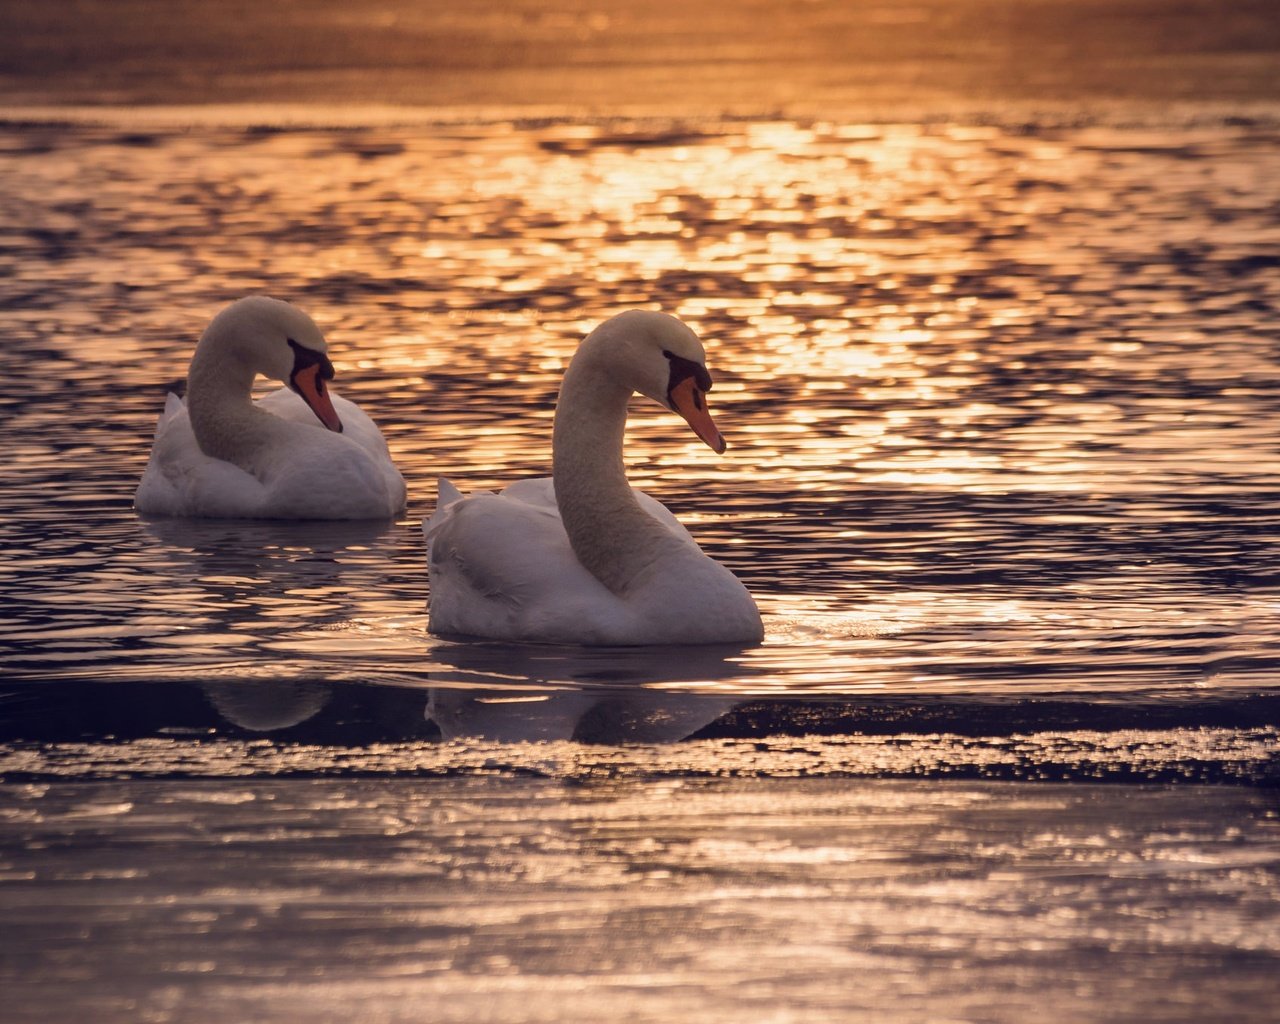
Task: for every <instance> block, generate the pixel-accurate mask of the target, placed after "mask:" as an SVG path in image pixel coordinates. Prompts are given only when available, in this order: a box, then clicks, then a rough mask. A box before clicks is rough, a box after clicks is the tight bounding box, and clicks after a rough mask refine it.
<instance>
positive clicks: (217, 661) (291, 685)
mask: <svg viewBox="0 0 1280 1024" xmlns="http://www.w3.org/2000/svg"><path fill="white" fill-rule="evenodd" d="M143 528H144V529H145V530H146V531H147V532H148V533H150V534H151V535H152V536H153V537H154V538H155V539H156V540H158V541H160V542H161V544H162V545H163V546H162V547H157V548H156V549H154V550H153V551H152V552H151V554H152V555H153V557H155V556H162V557H163V560H164V561H165V562H166V563H167V564H166V565H164V566H162V567H161V569H160V572H161V573H162V574H163V575H165V576H167V577H169V578H170V579H171V580H172V581H174V582H175V583H179V582H181V583H184V584H185V585H186V586H185V588H184V589H187V588H191V587H194V588H198V591H199V592H198V595H197V597H198V599H197V600H195V601H188V602H187V605H186V606H187V608H188V609H189V610H193V611H194V612H195V614H194V615H192V614H188V615H187V616H186V617H184V618H183V619H182V620H181V622H178V623H175V624H174V628H173V630H172V635H171V640H170V642H173V641H176V640H178V639H181V640H182V642H183V645H184V647H185V649H186V652H187V654H188V656H189V657H190V658H191V659H193V664H192V665H191V674H192V675H195V676H201V677H203V679H202V681H201V683H200V686H201V688H202V689H203V690H204V692H205V694H206V696H207V697H208V698H209V700H210V702H211V703H212V704H213V706H214V708H215V709H216V710H217V711H218V712H219V714H220V715H221V716H222V717H224V718H225V719H226V720H228V721H230V722H231V723H233V724H235V725H237V726H240V727H241V728H244V729H247V730H250V731H254V732H269V731H274V730H279V729H285V728H289V727H291V726H294V725H297V724H299V723H301V722H304V721H306V720H307V719H309V718H312V717H313V716H314V715H316V714H317V713H318V712H319V711H320V710H321V709H322V708H323V707H324V706H325V705H326V704H327V703H328V701H329V700H330V697H331V689H332V688H331V687H330V686H328V685H327V684H326V683H325V682H323V681H320V680H317V679H315V678H314V676H312V677H311V678H305V679H299V678H297V677H298V676H300V675H302V674H303V668H302V666H301V665H296V664H294V665H291V663H290V659H289V658H288V657H287V656H285V657H282V656H281V652H280V651H279V650H278V646H279V645H280V644H282V643H287V642H288V641H287V638H289V637H290V636H292V635H293V634H294V633H296V630H297V627H298V626H299V625H303V624H305V627H306V628H307V629H308V630H314V629H317V628H318V629H324V628H326V627H333V626H337V625H341V624H344V623H346V622H348V621H350V618H351V615H352V613H353V611H354V610H355V609H354V608H353V607H352V605H351V603H350V602H351V595H352V593H353V592H354V593H360V592H361V591H362V590H364V589H365V588H364V587H363V586H362V579H363V577H364V576H366V575H367V574H368V572H369V571H370V567H371V565H373V564H375V563H376V561H377V559H378V557H379V555H378V548H379V547H380V546H381V543H385V541H386V540H387V539H388V538H389V535H390V533H391V532H392V531H393V530H394V529H395V527H394V524H392V523H389V522H380V521H373V520H356V521H344V522H319V521H317V522H275V521H271V520H232V519H150V520H145V521H143ZM380 542H381V543H380ZM184 631H185V632H184ZM265 645H275V646H272V647H266V646H265ZM202 648H203V650H202ZM202 656H204V657H202ZM195 659H198V660H199V661H203V662H204V664H198V663H194V660H195Z"/></svg>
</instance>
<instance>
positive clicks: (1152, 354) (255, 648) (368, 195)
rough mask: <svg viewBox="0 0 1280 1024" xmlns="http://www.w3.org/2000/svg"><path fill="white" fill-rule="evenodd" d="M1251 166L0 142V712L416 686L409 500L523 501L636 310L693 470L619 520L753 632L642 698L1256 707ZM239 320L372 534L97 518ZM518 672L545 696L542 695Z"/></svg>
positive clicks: (551, 672) (645, 433)
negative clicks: (10, 701) (406, 496)
mask: <svg viewBox="0 0 1280 1024" xmlns="http://www.w3.org/2000/svg"><path fill="white" fill-rule="evenodd" d="M1277 141H1280V139H1278V138H1277V136H1276V134H1275V133H1274V132H1271V131H1269V130H1264V129H1261V128H1248V127H1226V128H1182V129H1168V130H1163V131H1159V132H1155V131H1142V132H1139V131H1136V130H1130V131H1122V130H1110V129H1102V128H1082V129H1077V130H1065V129H1057V130H1050V129H1040V130H1035V129H1029V128H1023V129H1020V130H1018V131H1013V130H1007V129H997V128H960V127H946V126H938V127H930V128H921V127H911V126H901V127H894V126H839V125H818V126H802V125H796V124H789V123H750V124H731V125H725V126H716V127H702V128H699V129H696V130H693V129H690V130H684V131H677V130H675V129H672V128H671V127H670V126H654V125H650V124H638V125H623V126H613V127H608V128H604V127H591V126H568V125H543V126H536V125H534V126H527V125H507V124H502V125H496V126H480V127H439V126H436V127H430V128H415V129H412V130H411V129H396V128H387V129H383V130H379V131H376V132H375V131H357V130H343V131H320V130H292V131H269V130H256V131H255V130H214V129H204V130H199V131H191V132H172V133H167V132H155V131H147V132H138V131H133V132H129V131H122V130H111V129H90V128H60V127H30V126H25V127H12V128H8V129H6V130H4V132H3V133H2V134H0V148H2V150H3V153H2V156H0V215H2V216H0V223H3V225H4V229H3V237H2V238H0V245H2V248H0V328H2V330H3V335H4V339H5V344H4V348H3V352H2V353H0V401H2V402H3V407H4V418H5V431H6V436H7V441H6V446H7V449H8V450H7V456H6V459H5V460H4V463H3V466H0V474H3V478H4V490H3V505H4V513H5V514H4V516H3V522H2V524H0V536H2V538H3V540H2V541H0V543H2V544H3V549H2V553H0V558H2V559H3V561H2V562H0V574H2V575H0V578H2V579H3V590H2V591H0V593H3V595H4V599H5V601H6V604H7V605H8V606H9V607H8V611H9V614H8V615H7V616H6V620H7V621H6V623H5V626H4V633H3V637H2V639H3V641H4V642H5V643H6V645H7V646H8V647H9V652H10V653H9V655H8V659H7V660H8V662H9V665H10V669H11V671H15V672H17V673H18V674H20V675H22V676H24V677H47V678H60V679H66V678H69V677H75V678H91V679H102V680H131V681H133V680H172V679H189V678H192V677H193V675H198V676H200V677H201V678H213V677H217V678H226V679H245V678H253V679H263V678H268V677H269V678H276V679H294V678H297V677H299V676H305V677H307V678H308V679H314V680H330V681H333V680H342V681H362V680H368V681H378V682H397V683H412V684H415V685H416V684H427V685H430V684H432V683H435V682H438V681H442V680H443V681H446V682H450V681H456V679H455V677H456V675H457V673H458V671H459V666H458V664H457V663H458V662H459V661H468V662H472V663H474V662H475V660H476V658H475V655H474V652H471V651H469V650H467V649H465V648H463V649H460V648H458V647H457V646H455V645H452V644H447V643H443V642H441V641H438V640H435V639H433V638H431V637H430V636H429V635H428V634H427V633H426V630H425V623H426V617H425V611H426V605H427V600H428V591H427V579H426V573H425V569H424V559H423V556H422V550H421V539H420V534H419V529H418V522H419V520H420V518H421V517H422V516H423V515H424V514H427V513H429V511H430V509H431V507H432V505H433V502H434V493H435V483H434V482H435V478H436V477H437V475H440V474H444V475H447V476H449V477H451V478H452V479H454V480H455V481H457V482H458V483H459V484H461V485H462V486H463V487H464V489H471V488H486V487H495V486H499V485H501V484H502V483H503V482H505V481H510V480H513V479H517V478H520V477H524V476H531V475H544V474H545V473H546V472H547V467H548V463H549V431H550V426H551V417H552V412H553V403H554V398H555V393H556V389H557V385H558V380H559V377H560V374H561V372H562V370H563V368H564V366H565V364H566V362H567V360H568V358H569V357H570V355H571V354H572V352H573V350H574V347H575V345H576V343H577V342H578V340H579V339H580V337H581V336H582V335H583V334H584V333H585V332H586V331H587V330H589V329H590V327H592V326H593V325H594V324H595V323H597V322H598V321H599V320H601V319H602V318H604V317H606V316H608V315H609V314H611V313H613V312H616V311H618V310H620V309H623V308H627V307H630V306H634V305H648V306H660V307H661V308H664V309H666V310H669V311H670V312H672V313H675V314H677V315H679V316H681V317H683V318H685V319H686V320H688V321H689V322H690V323H691V324H692V325H694V326H695V328H696V329H697V330H698V331H699V332H700V334H701V335H702V337H703V338H704V339H705V341H706V343H707V347H708V351H709V358H710V363H711V366H712V367H713V370H714V372H715V374H716V378H717V384H716V389H715V393H714V395H713V399H714V405H713V408H714V411H715V412H716V414H717V417H718V419H719V421H720V423H721V425H722V428H723V430H724V431H725V433H726V435H727V436H728V437H729V439H730V443H731V447H730V450H729V452H728V453H727V454H726V455H725V456H724V457H722V458H717V457H715V456H714V455H713V454H712V453H711V452H709V451H707V450H706V449H705V448H704V447H702V446H701V445H700V444H699V443H698V442H697V440H696V439H695V438H693V437H692V436H691V435H689V434H687V433H686V432H685V431H684V429H683V424H681V423H679V421H678V420H676V419H675V418H674V417H672V416H670V415H669V414H663V413H662V412H661V411H660V410H657V409H650V408H645V407H644V406H643V404H641V403H638V404H637V405H636V408H635V411H634V415H633V420H632V426H631V428H630V431H629V450H628V458H629V464H630V470H631V475H632V478H633V480H634V482H635V483H636V484H637V485H639V486H642V487H644V488H645V489H647V490H649V491H650V492H651V493H653V494H654V495H656V496H657V497H659V498H660V499H662V500H663V501H665V502H666V503H668V504H669V506H670V507H671V508H672V509H673V510H675V511H676V512H677V513H678V514H679V515H680V516H681V517H682V518H683V519H684V520H685V521H686V522H687V523H688V524H689V525H690V527H691V529H692V530H693V531H694V533H695V535H696V536H697V537H698V539H699V540H700V541H701V542H702V543H703V544H704V546H705V547H706V549H707V550H708V551H709V552H710V553H712V554H713V555H714V556H715V557H717V558H719V559H721V560H723V561H724V562H726V563H727V564H728V565H730V566H731V567H732V568H733V570H734V571H735V572H737V573H738V574H739V575H740V576H741V577H742V578H743V579H744V580H745V581H746V582H747V584H748V586H749V587H750V588H751V590H752V591H753V593H754V594H755V595H756V596H757V598H758V600H759V602H760V604H761V605H762V607H763V608H764V609H765V611H766V613H767V630H768V640H767V642H766V644H765V645H764V646H763V647H760V648H758V649H754V650H748V651H744V652H736V653H731V654H727V655H726V656H725V657H724V658H723V659H721V660H720V661H716V660H715V659H707V658H697V659H692V660H691V663H690V667H689V668H688V670H687V671H681V670H680V669H679V668H678V667H677V668H676V669H675V670H673V671H670V672H668V673H667V674H666V675H665V677H664V676H663V674H662V673H658V674H657V675H656V676H655V677H654V678H653V679H651V680H649V681H651V682H654V683H657V684H659V685H665V686H670V687H682V688H687V687H693V688H696V689H698V690H715V691H717V692H723V693H727V694H734V695H738V694H748V693H750V694H786V695H796V694H815V693H817V694H821V693H840V694H848V693H872V694H875V693H878V694H910V695H921V694H926V693H948V694H968V695H981V694H1000V695H1007V694H1022V695H1028V694H1044V693H1054V694H1061V693H1072V694H1083V695H1088V696H1090V697H1092V696H1096V695H1099V694H1103V693H1114V694H1122V695H1126V696H1134V695H1165V696H1175V697H1190V696H1194V695H1198V694H1201V695H1202V694H1205V693H1210V694H1216V693H1223V692H1237V691H1253V690H1257V689H1259V688H1264V689H1269V688H1271V687H1272V686H1273V680H1274V671H1275V666H1276V654H1277V648H1276V644H1275V641H1274V634H1275V627H1276V625H1277V621H1278V619H1280V615H1278V614H1277V601H1276V594H1275V590H1274V582H1275V581H1274V574H1275V535H1276V527H1277V502H1276V494H1277V488H1278V487H1280V454H1278V452H1277V442H1276V437H1277V436H1278V434H1280V430H1278V428H1280V412H1278V411H1277V406H1276V403H1275V401H1274V396H1273V386H1274V382H1275V379H1276V369H1275V366H1276V355H1277V353H1276V341H1275V333H1274V321H1275V316H1276V301H1277V293H1278V292H1280V277H1277V274H1276V269H1277V265H1278V263H1277V255H1276V248H1275V238H1276V232H1277V228H1278V227H1280V225H1278V223H1277V222H1278V221H1280V212H1278V211H1280V205H1278V204H1280V173H1278V172H1280V160H1278V158H1277V155H1276V154H1277V151H1278V150H1277V145H1276V144H1277ZM256 291H266V292H269V293H271V294H275V295H278V296H281V297H286V298H289V299H291V300H293V301H295V302H297V303H298V304H299V305H302V306H303V307H304V308H306V309H307V310H308V311H310V312H311V313H312V315H313V316H314V317H315V318H316V319H317V320H318V321H319V322H320V323H321V325H322V327H324V328H325V329H326V331H327V333H328V335H329V339H330V345H331V347H332V349H333V350H334V353H335V358H336V363H337V367H338V373H339V379H338V387H339V390H340V391H341V392H342V393H343V394H345V395H346V396H348V397H350V398H352V399H355V400H357V401H359V402H361V403H363V404H364V405H365V406H366V408H368V409H369V410H370V411H371V412H372V413H373V414H374V415H375V417H376V418H377V419H378V420H379V421H380V423H381V424H382V426H383V428H384V430H385V432H386V434H387V436H388V439H389V441H390V444H391V448H392V451H393V453H394V456H395V458H396V460H397V461H398V463H399V464H400V466H401V467H402V468H403V470H404V473H405V476H406V477H407V478H408V480H409V485H410V510H409V513H408V514H407V516H406V517H405V519H404V520H403V521H401V522H399V523H396V524H394V525H390V526H386V527H382V526H373V525H359V526H333V525H323V524H320V525H304V526H299V525H296V524H294V525H274V524H245V523H208V522H204V523H193V522H163V521H159V522H142V521H139V520H138V519H137V518H136V517H135V515H134V513H133V512H132V511H131V509H130V501H131V498H132V492H133V488H134V486H135V484H136V480H137V478H138V476H139V474H140V472H141V469H142V466H143V464H144V462H145V459H146V455H147V451H148V447H149V442H150V436H151V433H152V431H153V429H154V423H155V419H156V417H157V416H158V413H159V410H160V408H161V406H162V404H163V396H164V392H165V390H166V387H167V386H169V385H170V384H171V383H172V382H174V381H176V380H179V379H180V378H182V376H183V375H184V373H185V370H186V363H187V360H188V358H189V356H190V352H191V349H192V345H193V343H194V340H195V338H196V337H197V336H198V334H199V332H200V331H201V329H202V328H203V326H204V324H205V322H206V321H207V319H208V318H209V317H210V316H211V314H212V313H213V312H215V311H216V310H217V309H218V308H220V306H221V305H223V304H224V303H225V302H227V301H228V300H230V299H232V298H234V297H236V296H239V295H241V294H245V293H249V292H256ZM523 656H524V655H523V654H522V655H521V657H523ZM499 661H501V659H499ZM623 661H624V662H625V659H623ZM540 665H541V666H542V668H541V670H540V675H539V674H537V673H535V675H538V677H539V678H540V679H542V680H544V681H552V682H556V681H564V680H563V679H562V678H561V677H564V678H566V679H569V678H574V673H575V671H576V667H575V666H576V663H575V662H574V659H573V658H568V660H567V662H566V666H565V667H563V668H562V667H557V665H556V663H555V658H554V657H553V656H551V655H546V656H542V657H541V658H540ZM466 671H476V672H478V673H480V674H481V675H486V674H488V675H491V676H495V678H491V679H490V680H489V681H490V682H495V681H501V682H503V683H509V682H511V680H510V679H509V678H506V677H504V675H503V673H502V672H501V670H500V667H496V666H495V667H494V668H493V670H492V671H490V670H489V669H488V668H486V667H485V666H477V665H475V664H471V665H470V666H468V667H467V669H466ZM623 671H624V672H625V669H624V670H623ZM647 671H648V670H647V669H645V668H644V667H641V668H640V669H639V670H638V672H639V674H640V675H644V674H645V673H646V672H647ZM521 672H523V669H522V670H521ZM634 674H635V673H633V674H632V675H633V676H634ZM496 677H503V678H501V679H498V678H496ZM606 678H607V674H606ZM629 678H630V677H629Z"/></svg>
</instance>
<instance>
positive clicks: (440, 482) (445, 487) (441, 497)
mask: <svg viewBox="0 0 1280 1024" xmlns="http://www.w3.org/2000/svg"><path fill="white" fill-rule="evenodd" d="M461 499H462V492H461V491H460V490H458V488H456V487H454V486H453V484H451V483H450V482H449V481H448V480H446V479H445V478H444V477H439V478H438V479H437V480H436V508H444V507H445V506H446V505H452V504H453V503H454V502H455V501H460V500H461Z"/></svg>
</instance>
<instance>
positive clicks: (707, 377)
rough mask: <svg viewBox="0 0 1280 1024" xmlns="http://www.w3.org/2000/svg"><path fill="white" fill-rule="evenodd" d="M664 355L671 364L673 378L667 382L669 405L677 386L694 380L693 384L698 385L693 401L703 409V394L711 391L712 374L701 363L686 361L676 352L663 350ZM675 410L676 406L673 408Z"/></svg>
mask: <svg viewBox="0 0 1280 1024" xmlns="http://www.w3.org/2000/svg"><path fill="white" fill-rule="evenodd" d="M662 354H663V355H664V356H666V357H667V361H668V362H669V363H670V364H671V377H670V378H669V379H668V380H667V404H668V405H671V404H672V402H671V392H672V391H674V390H675V386H676V385H677V384H679V383H680V382H681V381H682V380H688V379H689V378H690V377H692V378H693V382H694V383H695V384H696V385H697V390H696V391H695V392H694V396H693V400H694V403H695V404H696V405H697V407H698V408H699V409H701V408H702V406H703V402H702V393H703V392H705V391H710V390H711V374H710V373H709V372H708V371H707V368H706V367H705V366H703V365H702V364H701V363H695V362H694V361H693V360H692V359H685V358H684V357H683V356H678V355H676V354H675V353H674V352H668V351H666V350H665V349H663V352H662ZM673 408H674V406H673Z"/></svg>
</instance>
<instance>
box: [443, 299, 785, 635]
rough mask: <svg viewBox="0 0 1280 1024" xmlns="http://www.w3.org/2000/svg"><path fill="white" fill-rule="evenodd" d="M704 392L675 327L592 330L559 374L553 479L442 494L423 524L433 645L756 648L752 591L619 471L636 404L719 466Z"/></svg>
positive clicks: (659, 320)
mask: <svg viewBox="0 0 1280 1024" xmlns="http://www.w3.org/2000/svg"><path fill="white" fill-rule="evenodd" d="M710 388H711V375H710V374H709V373H708V372H707V367H706V355H705V353H704V352H703V348H702V343H701V342H699V341H698V338H697V336H696V335H695V334H694V333H693V331H692V330H690V329H689V328H688V327H687V326H686V325H685V324H684V323H682V322H681V321H680V320H677V319H676V318H675V317H673V316H668V315H667V314H665V313H657V312H652V311H648V310H630V311H628V312H626V313H621V314H619V315H618V316H615V317H613V318H612V319H610V320H607V321H606V322H605V323H603V324H601V325H600V326H599V327H597V328H596V329H595V330H594V331H593V332H592V333H591V334H590V335H588V336H587V338H586V339H585V340H584V341H583V342H582V344H581V345H580V346H579V348H578V351H577V353H576V354H575V355H574V357H573V359H572V361H571V362H570V363H569V368H568V369H567V370H566V371H565V375H564V381H563V384H562V385H561V388H560V397H559V400H558V401H557V403H556V413H555V426H554V428H553V432H552V476H551V478H550V479H545V478H544V479H540V480H522V481H519V482H517V483H514V484H512V485H511V486H509V487H507V488H506V489H505V490H503V491H502V492H501V493H499V494H494V493H492V492H488V491H480V492H477V493H475V494H472V495H470V496H467V497H464V496H463V495H462V493H461V492H460V491H459V490H458V489H457V488H456V487H455V486H454V485H453V484H452V483H450V482H449V481H448V480H445V479H443V478H442V479H441V480H440V483H439V489H440V490H439V499H438V501H437V504H436V510H435V512H434V513H433V514H432V515H431V517H430V519H428V520H427V521H426V522H425V523H424V524H423V530H424V532H425V535H426V542H427V569H428V576H429V580H430V588H431V603H430V615H429V621H428V628H429V629H430V630H431V632H433V633H439V634H445V635H464V636H479V637H488V638H492V639H498V640H514V641H526V642H541V643H561V644H586V645H606V644H619V645H641V644H700V643H755V642H759V641H760V640H761V639H762V638H763V635H764V630H763V626H762V625H761V621H760V611H759V609H758V608H757V607H756V604H755V601H753V600H752V598H751V595H750V594H749V593H748V592H747V589H746V587H744V586H743V585H742V583H741V582H739V580H738V579H737V578H736V577H735V576H734V575H733V573H731V572H730V571H729V570H728V569H726V568H725V567H724V566H722V565H720V564H719V563H718V562H715V561H713V560H712V559H710V558H708V557H707V556H706V555H705V554H703V552H702V550H701V549H700V548H699V547H698V545H697V544H696V543H695V542H694V540H693V538H692V537H691V536H689V533H688V531H687V530H685V528H684V527H683V526H681V525H680V523H679V522H678V521H677V520H676V518H675V517H674V516H673V515H672V514H671V513H670V512H668V511H667V509H666V508H664V507H663V506H662V504H661V503H659V502H658V501H656V500H654V499H653V498H651V497H649V495H647V494H644V493H643V492H641V491H637V490H635V489H633V488H632V487H631V486H630V485H629V484H628V483H627V478H626V473H625V470H624V468H623V462H622V439H623V432H624V429H625V427H626V421H627V402H628V399H629V398H630V397H631V395H632V393H633V392H636V391H638V392H640V393H641V394H643V395H646V396H647V397H649V398H652V399H653V400H654V401H655V402H657V403H658V404H660V405H662V406H664V407H666V408H668V409H672V410H674V411H675V412H677V413H679V414H680V415H681V416H683V417H684V419H685V420H686V421H687V422H688V424H689V426H690V427H692V428H693V432H694V433H695V434H696V435H697V436H698V437H699V438H701V439H702V440H703V441H705V442H706V443H707V444H708V445H709V446H710V447H711V448H712V449H713V450H714V451H715V452H717V453H723V452H724V450H725V447H726V445H725V441H724V438H723V437H721V435H720V431H719V430H718V429H717V427H716V425H715V423H714V421H713V420H712V419H711V415H710V413H709V412H708V411H707V405H706V399H705V397H704V396H705V393H706V392H707V391H708V390H710Z"/></svg>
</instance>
